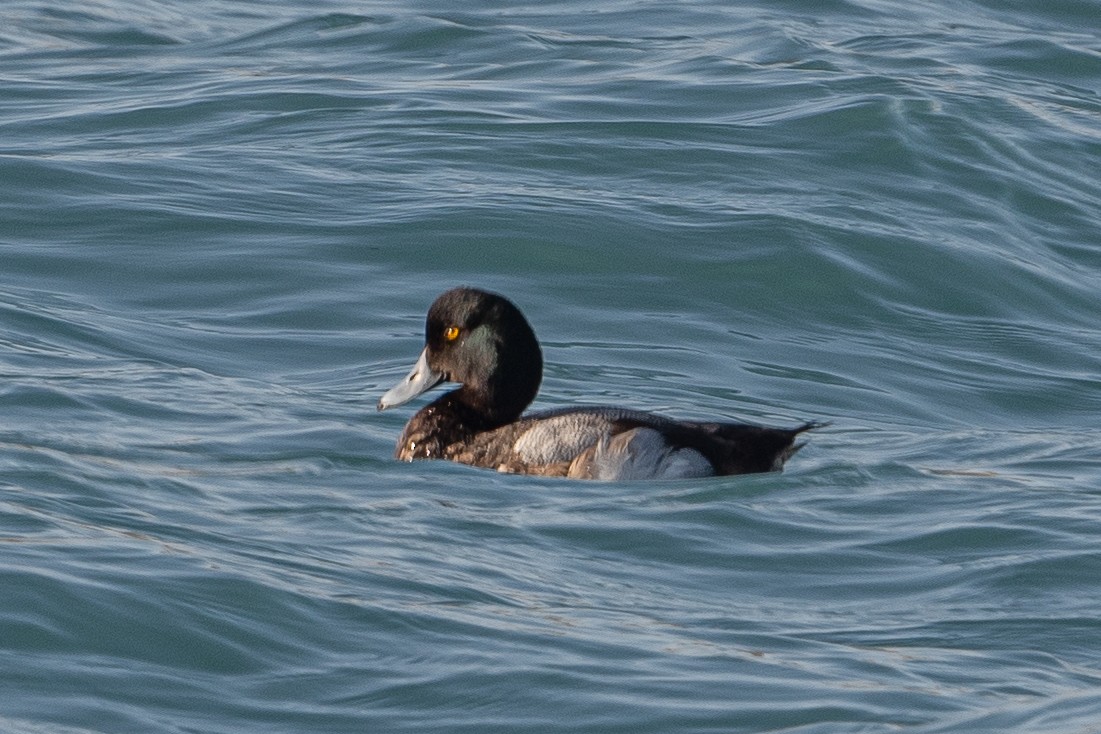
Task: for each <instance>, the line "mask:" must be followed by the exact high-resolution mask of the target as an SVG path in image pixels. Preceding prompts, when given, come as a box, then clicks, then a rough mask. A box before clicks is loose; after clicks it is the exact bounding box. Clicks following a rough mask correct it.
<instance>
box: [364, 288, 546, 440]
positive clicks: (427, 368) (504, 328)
mask: <svg viewBox="0 0 1101 734" xmlns="http://www.w3.org/2000/svg"><path fill="white" fill-rule="evenodd" d="M424 344H425V346H424V352H423V353H422V354H421V357H420V359H419V360H418V361H417V365H416V366H415V367H414V368H413V371H412V372H410V373H409V376H408V377H406V378H405V380H403V381H402V382H400V383H398V385H396V386H395V387H394V388H393V389H391V390H390V391H389V392H387V393H386V394H385V395H384V396H383V397H382V400H380V401H379V410H384V409H386V408H389V407H393V406H394V405H401V404H402V403H404V402H406V401H408V400H411V399H412V398H414V397H416V396H417V395H419V394H420V393H422V392H424V391H425V390H429V389H431V388H432V387H434V386H435V385H438V384H439V383H440V382H442V381H444V380H447V381H450V382H458V383H460V384H461V385H462V387H460V388H459V389H458V390H454V391H452V392H450V393H448V394H447V395H446V396H444V398H441V400H447V401H448V402H449V403H454V402H458V403H461V404H462V405H463V406H465V407H466V408H467V410H464V411H462V413H464V414H469V415H471V416H478V419H479V423H482V424H483V425H486V426H489V425H503V424H505V423H508V422H510V421H513V420H515V419H516V418H518V417H519V416H520V414H521V413H522V412H523V411H524V408H526V407H527V406H528V405H529V404H530V403H531V401H532V400H534V399H535V394H536V393H537V392H538V391H539V383H540V382H542V380H543V354H542V352H541V351H540V349H539V342H537V341H536V339H535V333H534V332H533V331H532V330H531V326H529V325H528V322H527V320H526V319H525V318H524V315H523V314H522V313H520V310H519V309H518V308H516V306H514V305H512V303H511V302H510V301H508V299H506V298H503V297H502V296H499V295H497V294H495V293H487V292H486V291H481V290H477V289H475V288H454V289H452V290H449V291H447V292H446V293H444V294H442V295H441V296H440V297H439V298H437V299H436V300H435V302H434V303H433V304H432V306H431V307H430V308H429V309H428V318H427V319H426V320H425V325H424ZM437 402H439V401H437Z"/></svg>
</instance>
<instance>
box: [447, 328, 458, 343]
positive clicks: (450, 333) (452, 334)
mask: <svg viewBox="0 0 1101 734" xmlns="http://www.w3.org/2000/svg"><path fill="white" fill-rule="evenodd" d="M443 338H444V339H447V341H449V342H453V341H455V340H456V339H458V338H459V327H458V326H449V327H447V328H446V329H445V330H444V332H443Z"/></svg>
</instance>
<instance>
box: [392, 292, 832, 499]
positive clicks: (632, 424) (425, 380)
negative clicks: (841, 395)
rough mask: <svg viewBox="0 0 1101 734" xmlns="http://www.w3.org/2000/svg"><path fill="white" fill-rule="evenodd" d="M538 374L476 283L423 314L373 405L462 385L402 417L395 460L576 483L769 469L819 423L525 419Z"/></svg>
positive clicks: (567, 415) (587, 413)
mask: <svg viewBox="0 0 1101 734" xmlns="http://www.w3.org/2000/svg"><path fill="white" fill-rule="evenodd" d="M542 368H543V360H542V352H541V350H540V349H539V343H538V341H536V339H535V334H534V332H533V331H532V329H531V326H530V325H529V324H528V322H527V320H526V319H524V316H523V314H521V313H520V311H519V309H517V308H516V307H515V306H514V305H513V304H512V303H511V302H510V301H508V300H507V299H505V298H504V297H502V296H499V295H496V294H493V293H488V292H486V291H481V290H477V289H473V288H455V289H452V290H450V291H447V292H445V293H443V294H442V295H441V296H440V297H439V298H437V299H436V301H435V302H434V303H433V304H432V306H431V308H430V309H429V311H428V317H427V319H426V321H425V347H424V350H423V351H422V352H421V355H420V358H419V359H418V360H417V363H416V365H415V366H414V367H413V370H412V371H411V372H410V373H409V375H408V376H407V377H406V378H405V379H403V380H402V381H401V382H399V383H398V384H397V385H395V386H394V387H393V388H392V389H391V390H389V391H388V392H387V393H386V394H385V395H383V396H382V398H381V399H380V400H379V406H378V408H379V410H385V409H388V408H391V407H394V406H396V405H401V404H402V403H405V402H407V401H408V400H411V399H413V398H414V397H416V396H417V395H420V394H421V393H423V392H425V391H427V390H429V389H431V388H432V387H435V386H436V385H438V384H439V383H441V382H443V381H445V380H446V381H450V382H457V383H460V385H461V386H460V387H459V388H457V389H455V390H452V391H450V392H448V393H446V394H444V395H442V396H440V397H439V398H437V399H436V400H435V401H433V402H432V403H430V404H429V405H427V406H425V407H424V408H422V409H421V410H420V411H418V412H417V413H416V414H415V415H414V416H413V417H412V418H411V419H410V420H409V422H408V423H407V424H406V426H405V429H404V430H403V431H402V434H401V437H400V438H399V439H398V444H397V448H396V450H395V456H396V457H397V458H398V459H401V460H404V461H412V460H414V459H447V460H451V461H457V462H461V463H463V464H470V465H472V466H481V467H489V468H493V469H497V470H499V471H506V472H513V473H518V474H535V475H542V476H562V477H570V478H575V479H597V480H623V479H683V478H691V477H705V476H714V475H727V474H745V473H752V472H765V471H777V470H779V469H781V468H782V467H783V464H784V462H785V461H786V460H787V459H788V457H790V456H791V455H792V454H793V453H795V452H796V451H797V450H798V449H799V448H800V446H801V444H796V443H795V439H796V437H797V436H798V435H799V434H800V433H803V432H804V431H807V430H810V429H812V428H814V427H816V426H817V425H818V424H816V423H805V424H803V425H801V426H797V427H795V428H768V427H763V426H755V425H749V424H743V423H713V422H695V421H682V420H676V419H672V418H667V417H664V416H661V415H657V414H654V413H647V412H644V411H638V410H630V409H626V408H618V407H604V406H585V407H577V408H563V409H557V410H547V411H540V412H535V413H529V414H527V415H522V413H523V411H524V409H525V408H527V406H528V405H529V404H530V403H531V401H532V400H533V399H534V398H535V395H536V393H537V392H538V389H539V384H540V382H541V381H542Z"/></svg>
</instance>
